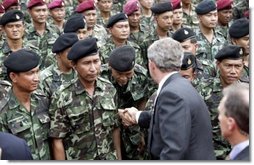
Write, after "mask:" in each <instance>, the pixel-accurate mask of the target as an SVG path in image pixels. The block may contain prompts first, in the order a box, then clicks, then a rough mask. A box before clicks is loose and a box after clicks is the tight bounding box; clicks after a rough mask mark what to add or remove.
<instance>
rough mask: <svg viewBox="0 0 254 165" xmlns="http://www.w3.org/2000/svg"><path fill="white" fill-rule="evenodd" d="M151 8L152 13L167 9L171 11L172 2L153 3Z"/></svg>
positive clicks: (162, 11) (159, 12)
mask: <svg viewBox="0 0 254 165" xmlns="http://www.w3.org/2000/svg"><path fill="white" fill-rule="evenodd" d="M151 10H152V12H153V13H154V14H161V13H164V12H167V11H173V7H172V4H171V3H170V2H161V3H155V4H154V5H153V6H152V7H151Z"/></svg>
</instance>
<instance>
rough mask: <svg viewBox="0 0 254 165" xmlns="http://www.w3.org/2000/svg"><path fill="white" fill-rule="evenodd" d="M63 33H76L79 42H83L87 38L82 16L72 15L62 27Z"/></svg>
mask: <svg viewBox="0 0 254 165" xmlns="http://www.w3.org/2000/svg"><path fill="white" fill-rule="evenodd" d="M64 33H76V34H77V36H78V39H79V40H83V39H85V38H87V37H88V36H89V34H88V33H87V27H86V23H85V20H84V18H83V15H82V14H74V15H72V16H71V17H70V18H69V19H68V20H67V21H66V24H65V26H64Z"/></svg>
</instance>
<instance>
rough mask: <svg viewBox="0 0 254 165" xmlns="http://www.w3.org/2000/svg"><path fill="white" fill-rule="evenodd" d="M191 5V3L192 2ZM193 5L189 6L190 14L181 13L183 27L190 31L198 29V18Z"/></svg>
mask: <svg viewBox="0 0 254 165" xmlns="http://www.w3.org/2000/svg"><path fill="white" fill-rule="evenodd" d="M192 3H193V2H192ZM195 7H196V6H195V5H194V4H192V5H191V11H190V14H187V13H185V12H183V26H184V27H189V28H191V29H195V28H198V23H199V21H198V16H197V14H196V12H195Z"/></svg>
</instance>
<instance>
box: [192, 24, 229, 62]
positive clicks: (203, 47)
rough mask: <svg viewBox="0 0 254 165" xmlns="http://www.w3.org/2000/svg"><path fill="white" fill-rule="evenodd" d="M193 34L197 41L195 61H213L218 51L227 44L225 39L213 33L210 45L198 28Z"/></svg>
mask: <svg viewBox="0 0 254 165" xmlns="http://www.w3.org/2000/svg"><path fill="white" fill-rule="evenodd" d="M195 33H196V38H197V41H198V49H197V55H196V57H197V59H200V60H202V59H208V60H211V61H214V57H215V55H216V54H217V53H218V51H219V50H220V49H222V48H223V46H225V45H226V44H227V41H226V40H225V38H224V37H223V36H222V35H221V34H219V33H216V32H215V31H214V37H213V40H212V43H210V42H209V41H208V40H207V39H206V37H205V36H204V35H203V33H202V32H201V31H200V29H199V28H198V29H196V31H195Z"/></svg>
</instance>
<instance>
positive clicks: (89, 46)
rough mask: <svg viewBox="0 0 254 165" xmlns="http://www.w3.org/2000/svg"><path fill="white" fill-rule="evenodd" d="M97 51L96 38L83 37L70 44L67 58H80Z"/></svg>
mask: <svg viewBox="0 0 254 165" xmlns="http://www.w3.org/2000/svg"><path fill="white" fill-rule="evenodd" d="M97 52H98V47H97V39H96V38H85V39H83V40H79V41H78V42H76V43H75V44H74V45H72V47H71V50H70V52H69V53H68V56H67V58H68V59H69V60H73V61H76V60H78V59H80V58H83V57H87V56H90V55H93V54H95V53H97Z"/></svg>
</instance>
